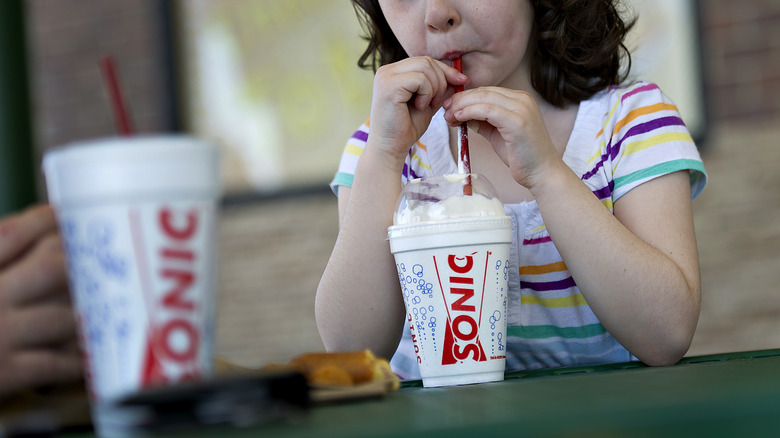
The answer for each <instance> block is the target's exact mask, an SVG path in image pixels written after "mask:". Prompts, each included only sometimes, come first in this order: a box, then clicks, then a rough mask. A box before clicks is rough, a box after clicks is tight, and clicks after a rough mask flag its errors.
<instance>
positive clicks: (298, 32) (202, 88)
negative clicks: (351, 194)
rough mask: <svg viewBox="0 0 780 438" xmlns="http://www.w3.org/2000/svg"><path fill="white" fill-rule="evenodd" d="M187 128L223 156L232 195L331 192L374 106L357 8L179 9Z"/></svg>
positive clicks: (224, 2)
mask: <svg viewBox="0 0 780 438" xmlns="http://www.w3.org/2000/svg"><path fill="white" fill-rule="evenodd" d="M177 13H178V23H179V45H180V47H179V50H180V51H181V52H182V54H183V56H182V57H181V59H180V62H181V64H180V66H181V67H182V68H181V69H180V71H181V72H182V76H183V77H182V78H181V79H182V80H183V89H182V91H183V93H182V95H183V96H184V97H183V99H184V102H183V103H184V105H183V113H184V118H185V124H186V125H187V129H188V130H189V131H191V132H193V133H194V134H196V135H198V136H201V137H203V138H206V139H211V140H214V141H216V142H217V143H218V144H219V145H220V146H221V147H222V149H223V156H224V163H223V171H224V172H223V173H224V175H225V176H224V179H225V185H226V190H227V192H228V193H230V192H246V191H257V192H275V191H278V190H280V189H285V188H290V187H300V186H311V185H322V186H324V185H326V184H327V182H329V181H330V179H331V178H332V177H333V175H334V173H335V171H336V167H337V166H338V160H339V158H340V155H341V151H342V149H343V147H344V145H345V144H346V140H347V138H348V137H349V136H350V135H351V134H352V133H353V132H354V131H355V129H357V127H358V126H360V124H361V123H362V122H363V121H365V120H366V118H367V117H368V114H369V109H370V99H371V83H372V78H373V75H372V73H371V72H370V71H366V70H362V69H360V68H358V67H357V59H358V57H359V56H360V54H361V53H362V51H363V49H364V47H365V42H364V41H363V40H362V39H361V37H360V36H361V35H362V31H361V29H360V25H359V24H358V21H357V19H356V18H355V12H354V10H353V9H352V6H351V3H350V2H348V1H338V2H336V1H311V0H187V1H182V2H179V3H178V11H177Z"/></svg>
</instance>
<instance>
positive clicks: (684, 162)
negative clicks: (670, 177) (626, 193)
mask: <svg viewBox="0 0 780 438" xmlns="http://www.w3.org/2000/svg"><path fill="white" fill-rule="evenodd" d="M678 170H697V171H699V172H702V173H705V170H704V165H703V164H702V162H701V161H696V160H689V159H680V160H674V161H667V162H665V163H659V164H656V165H655V166H650V167H648V168H645V169H642V170H638V171H636V172H634V173H629V174H628V175H624V176H620V177H617V178H615V180H614V182H615V189H614V190H617V189H618V188H619V187H622V186H624V185H628V184H631V183H633V182H636V181H640V180H643V179H646V178H650V177H653V176H657V175H666V174H669V173H672V172H677V171H678Z"/></svg>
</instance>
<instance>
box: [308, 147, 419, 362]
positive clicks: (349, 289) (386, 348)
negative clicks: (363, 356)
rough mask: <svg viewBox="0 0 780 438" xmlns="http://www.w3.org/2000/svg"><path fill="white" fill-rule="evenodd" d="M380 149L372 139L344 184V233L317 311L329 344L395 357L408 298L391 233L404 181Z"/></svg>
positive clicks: (341, 212)
mask: <svg viewBox="0 0 780 438" xmlns="http://www.w3.org/2000/svg"><path fill="white" fill-rule="evenodd" d="M377 155H379V154H377V153H375V151H374V149H373V148H372V147H371V145H370V144H367V145H366V149H365V151H364V152H363V154H362V155H361V157H360V161H359V163H360V164H359V165H358V168H357V171H356V172H355V178H354V183H353V188H349V187H344V186H342V187H340V188H339V221H340V227H339V235H338V238H337V240H336V244H335V246H334V248H333V252H332V254H331V256H330V260H329V261H328V265H327V267H326V268H325V272H324V274H323V276H322V279H321V280H320V284H319V287H318V288H317V297H316V301H315V313H316V318H317V328H318V330H319V332H320V336H321V338H322V341H323V343H324V344H325V349H326V350H328V351H349V350H362V349H366V348H368V349H370V350H372V351H373V352H374V353H375V354H377V355H378V356H380V357H385V358H390V357H392V355H393V353H394V352H395V349H396V348H397V347H398V342H399V340H400V338H401V333H402V327H403V320H404V319H403V317H404V304H403V298H402V295H401V292H400V290H401V289H400V285H399V282H398V274H397V273H396V270H395V262H394V261H393V255H392V254H391V253H390V246H389V244H388V242H387V240H386V236H387V227H389V226H390V225H392V220H393V219H392V218H393V211H394V210H395V203H396V201H397V199H398V195H399V194H400V191H401V188H400V185H401V184H400V177H399V172H398V171H397V170H394V171H388V170H386V169H385V165H384V164H383V163H382V159H381V158H380V157H378V156H377Z"/></svg>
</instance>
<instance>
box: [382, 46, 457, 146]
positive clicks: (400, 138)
mask: <svg viewBox="0 0 780 438" xmlns="http://www.w3.org/2000/svg"><path fill="white" fill-rule="evenodd" d="M467 82H468V78H467V77H466V76H465V75H463V74H462V73H459V72H458V71H457V70H456V69H454V68H452V67H451V66H449V65H447V64H445V63H443V62H441V61H437V60H435V59H433V58H430V57H427V56H426V57H414V58H408V59H404V60H402V61H399V62H396V63H393V64H388V65H385V66H382V67H381V68H379V70H377V72H376V76H375V78H374V95H373V99H372V102H371V119H370V123H371V135H370V138H371V142H372V143H373V144H374V145H375V147H377V148H380V149H382V150H383V151H386V152H388V153H389V154H391V156H393V157H396V158H400V159H401V160H403V158H404V157H405V156H406V154H407V153H408V151H409V147H410V146H411V145H413V144H414V143H415V142H416V141H417V140H419V139H420V137H421V136H422V135H423V133H424V132H425V130H426V129H428V125H429V124H430V122H431V119H432V118H433V115H434V114H436V111H438V110H439V108H440V107H441V105H442V102H444V101H445V100H446V99H447V98H449V97H450V96H452V95H453V93H454V92H455V86H456V85H461V86H462V85H465V84H466V83H467Z"/></svg>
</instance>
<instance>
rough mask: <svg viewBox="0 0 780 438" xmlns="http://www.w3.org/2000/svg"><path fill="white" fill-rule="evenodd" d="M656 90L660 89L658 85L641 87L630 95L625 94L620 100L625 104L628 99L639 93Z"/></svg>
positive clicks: (630, 92) (629, 93)
mask: <svg viewBox="0 0 780 438" xmlns="http://www.w3.org/2000/svg"><path fill="white" fill-rule="evenodd" d="M655 89H658V85H656V84H647V85H642V86H641V87H639V88H636V89H634V90H631V91H629V92H628V93H626V94H624V95H623V97H621V98H620V101H621V102H623V101H624V100H626V99H628V98H629V97H631V96H633V95H635V94H637V93H641V92H643V91H649V90H655Z"/></svg>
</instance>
